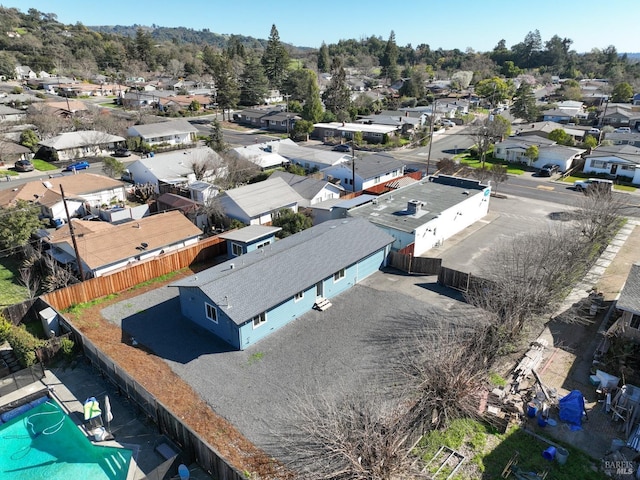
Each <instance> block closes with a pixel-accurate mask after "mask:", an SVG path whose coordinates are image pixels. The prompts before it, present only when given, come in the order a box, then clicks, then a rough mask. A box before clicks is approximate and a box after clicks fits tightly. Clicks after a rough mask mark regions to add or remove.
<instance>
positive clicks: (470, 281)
mask: <svg viewBox="0 0 640 480" xmlns="http://www.w3.org/2000/svg"><path fill="white" fill-rule="evenodd" d="M438 283H439V284H440V285H443V286H445V287H449V288H454V289H456V290H460V291H461V292H463V293H467V292H469V291H478V290H480V289H483V288H492V286H493V283H492V282H491V281H490V280H487V279H486V278H482V277H479V276H477V275H473V274H471V273H465V272H461V271H459V270H454V269H452V268H447V267H441V268H440V273H438Z"/></svg>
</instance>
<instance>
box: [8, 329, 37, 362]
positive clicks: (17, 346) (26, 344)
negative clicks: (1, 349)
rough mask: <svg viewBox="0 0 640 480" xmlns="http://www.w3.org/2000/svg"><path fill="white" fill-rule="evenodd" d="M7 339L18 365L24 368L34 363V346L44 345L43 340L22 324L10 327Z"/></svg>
mask: <svg viewBox="0 0 640 480" xmlns="http://www.w3.org/2000/svg"><path fill="white" fill-rule="evenodd" d="M7 341H8V342H9V345H11V348H13V351H14V353H15V354H16V357H18V361H19V362H20V365H22V366H23V367H24V368H27V367H30V366H31V365H33V364H35V363H36V352H35V350H36V348H38V347H41V346H43V345H44V341H42V340H40V339H38V338H36V337H34V336H33V335H31V334H30V333H29V332H27V329H26V328H25V327H24V325H21V326H19V327H12V328H11V330H10V331H9V332H8V335H7Z"/></svg>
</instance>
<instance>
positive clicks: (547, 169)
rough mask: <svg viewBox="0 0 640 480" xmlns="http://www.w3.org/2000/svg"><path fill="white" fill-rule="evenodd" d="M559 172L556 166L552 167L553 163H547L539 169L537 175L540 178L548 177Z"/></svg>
mask: <svg viewBox="0 0 640 480" xmlns="http://www.w3.org/2000/svg"><path fill="white" fill-rule="evenodd" d="M558 170H559V167H558V165H554V164H553V163H547V164H545V165H543V166H542V167H541V168H540V171H539V172H538V175H540V176H541V177H550V176H551V175H553V174H554V173H556V172H557V171H558Z"/></svg>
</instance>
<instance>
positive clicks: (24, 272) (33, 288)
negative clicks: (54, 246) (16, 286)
mask: <svg viewBox="0 0 640 480" xmlns="http://www.w3.org/2000/svg"><path fill="white" fill-rule="evenodd" d="M20 283H21V284H22V285H23V286H24V287H25V288H26V289H27V296H28V297H29V298H36V297H37V296H38V291H39V289H40V278H39V277H38V275H37V273H36V272H35V271H34V269H33V268H21V269H20Z"/></svg>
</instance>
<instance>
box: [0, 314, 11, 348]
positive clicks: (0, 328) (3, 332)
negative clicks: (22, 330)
mask: <svg viewBox="0 0 640 480" xmlns="http://www.w3.org/2000/svg"><path fill="white" fill-rule="evenodd" d="M12 328H13V325H11V323H9V322H7V320H5V319H4V318H1V317H0V343H2V342H6V341H7V340H8V339H9V333H11V329H12Z"/></svg>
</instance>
